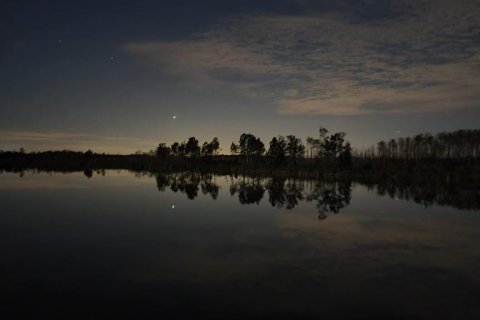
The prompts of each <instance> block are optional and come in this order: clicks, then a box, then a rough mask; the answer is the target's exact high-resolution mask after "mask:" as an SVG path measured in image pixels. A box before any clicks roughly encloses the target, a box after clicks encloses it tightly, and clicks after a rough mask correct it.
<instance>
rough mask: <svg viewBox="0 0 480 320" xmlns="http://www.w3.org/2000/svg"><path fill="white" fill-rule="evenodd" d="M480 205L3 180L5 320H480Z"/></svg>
mask: <svg viewBox="0 0 480 320" xmlns="http://www.w3.org/2000/svg"><path fill="white" fill-rule="evenodd" d="M478 196H479V193H478V190H469V191H468V192H467V194H466V195H465V193H455V192H453V191H450V192H446V191H445V190H433V191H432V190H430V191H425V190H416V189H415V190H411V188H410V189H408V188H403V187H400V188H398V189H396V188H393V189H392V187H391V186H390V188H387V189H385V188H383V187H381V186H377V187H372V186H370V187H368V188H367V187H365V186H362V185H359V184H356V183H353V182H349V181H343V182H342V181H336V182H325V181H323V182H321V181H302V180H292V179H287V180H285V179H280V178H277V179H253V178H243V177H238V178H231V177H218V176H217V177H213V176H199V175H193V176H192V175H185V174H176V175H163V176H162V175H160V176H149V175H138V174H137V175H135V174H133V173H128V172H107V173H106V174H105V176H102V175H96V174H94V175H93V177H91V178H90V179H87V178H86V177H85V175H83V174H80V173H72V174H52V175H49V174H46V173H41V174H31V173H30V174H29V173H27V174H25V175H24V176H23V177H19V176H18V175H14V174H10V173H3V174H0V203H1V213H0V253H1V262H0V268H1V287H0V292H1V301H0V313H1V317H2V319H39V318H46V319H47V318H50V319H51V318H62V319H71V318H81V319H117V318H132V319H150V318H151V319H172V318H186V319H197V318H208V319H211V318H219V319H232V318H255V319H257V318H259V319H266V318H276V319H295V318H312V319H320V318H322V319H480V304H479V301H480V211H479V210H478V205H479V204H478V203H477V200H476V199H478ZM439 199H443V200H439ZM445 199H447V200H445ZM439 204H441V205H442V206H440V205H439ZM459 208H462V209H463V210H461V209H459Z"/></svg>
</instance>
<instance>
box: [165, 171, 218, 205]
mask: <svg viewBox="0 0 480 320" xmlns="http://www.w3.org/2000/svg"><path fill="white" fill-rule="evenodd" d="M156 180H157V188H158V190H159V191H162V192H163V191H165V188H166V187H170V189H171V190H172V191H173V192H178V191H180V192H182V193H185V194H186V195H187V197H188V199H195V198H196V197H197V196H198V191H199V190H200V187H201V189H202V193H203V194H205V195H206V194H210V196H211V197H212V199H216V198H217V197H218V193H219V189H220V188H219V187H218V185H216V184H215V183H214V178H213V176H212V175H201V174H197V173H193V172H181V173H172V174H162V173H159V174H157V176H156Z"/></svg>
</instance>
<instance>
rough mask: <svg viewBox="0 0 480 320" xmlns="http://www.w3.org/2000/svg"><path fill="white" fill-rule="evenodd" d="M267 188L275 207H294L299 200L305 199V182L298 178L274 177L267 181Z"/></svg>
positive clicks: (270, 200) (271, 202)
mask: <svg viewBox="0 0 480 320" xmlns="http://www.w3.org/2000/svg"><path fill="white" fill-rule="evenodd" d="M265 188H266V189H267V190H268V195H269V199H268V200H269V202H270V204H271V205H272V206H273V207H277V208H283V207H285V208H286V209H289V210H290V209H293V208H294V207H295V206H297V205H298V201H299V200H303V199H304V195H303V189H304V186H303V183H302V182H301V181H300V180H297V179H288V180H287V179H285V178H280V177H273V178H271V179H270V180H268V181H267V183H266V184H265Z"/></svg>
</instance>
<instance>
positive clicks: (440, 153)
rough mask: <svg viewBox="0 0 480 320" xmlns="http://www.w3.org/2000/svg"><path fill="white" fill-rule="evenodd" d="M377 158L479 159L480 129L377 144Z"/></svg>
mask: <svg viewBox="0 0 480 320" xmlns="http://www.w3.org/2000/svg"><path fill="white" fill-rule="evenodd" d="M375 156H376V157H379V158H391V159H426V158H440V159H468V158H478V157H480V129H475V130H457V131H453V132H440V133H438V134H437V135H432V134H430V133H423V134H417V135H415V136H413V137H401V138H397V139H391V140H389V141H383V140H382V141H380V142H378V143H377V152H376V154H375Z"/></svg>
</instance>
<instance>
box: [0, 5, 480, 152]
mask: <svg viewBox="0 0 480 320" xmlns="http://www.w3.org/2000/svg"><path fill="white" fill-rule="evenodd" d="M0 33H1V39H2V41H1V43H0V46H1V50H0V149H3V150H11V149H19V148H20V147H24V148H25V149H26V150H27V151H32V150H46V149H73V150H83V151H84V150H87V149H89V148H91V149H93V150H94V151H97V152H113V153H131V152H135V151H136V150H139V149H141V150H144V151H148V150H150V149H152V148H154V147H155V146H156V145H158V143H159V142H167V143H168V144H170V143H172V142H173V141H184V140H187V139H188V137H190V136H195V137H197V139H199V140H200V141H201V142H203V141H204V140H211V139H212V138H213V137H214V136H217V137H218V138H219V139H220V143H221V147H222V148H223V150H224V152H227V153H228V149H229V146H230V143H231V142H232V141H238V137H239V135H240V134H241V133H243V132H250V133H253V134H255V135H257V136H260V137H261V138H262V140H263V141H264V142H265V143H266V144H268V141H270V139H271V137H273V136H276V135H278V134H283V135H286V134H291V133H293V134H296V135H297V136H300V137H302V138H306V137H307V136H317V133H318V127H319V126H324V127H326V128H327V129H329V130H330V131H345V132H346V133H347V139H348V140H350V141H351V142H352V144H353V146H354V147H357V148H360V147H365V146H370V145H372V144H375V143H376V142H377V141H378V140H381V139H390V138H396V137H399V136H406V135H412V134H416V133H420V132H432V133H436V132H439V131H449V130H456V129H462V128H465V129H467V128H478V127H480V1H478V0H471V1H470V0H457V1H446V0H423V1H422V0H398V1H394V0H391V1H389V0H340V1H331V0H329V1H327V0H325V1H324V0H317V1H313V0H312V1H309V0H289V1H288V0H272V1H270V0H264V1H259V0H242V1H235V0H229V1H226V0H216V1H213V0H203V1H198V0H172V1H167V0H164V1H148V2H147V1H131V0H130V1H121V0H116V1H99V0H95V1H86V0H82V1H68V0H63V1H38V0H36V1H21V0H13V1H9V0H7V1H5V0H2V1H1V4H0ZM173 116H176V118H175V119H174V118H173Z"/></svg>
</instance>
